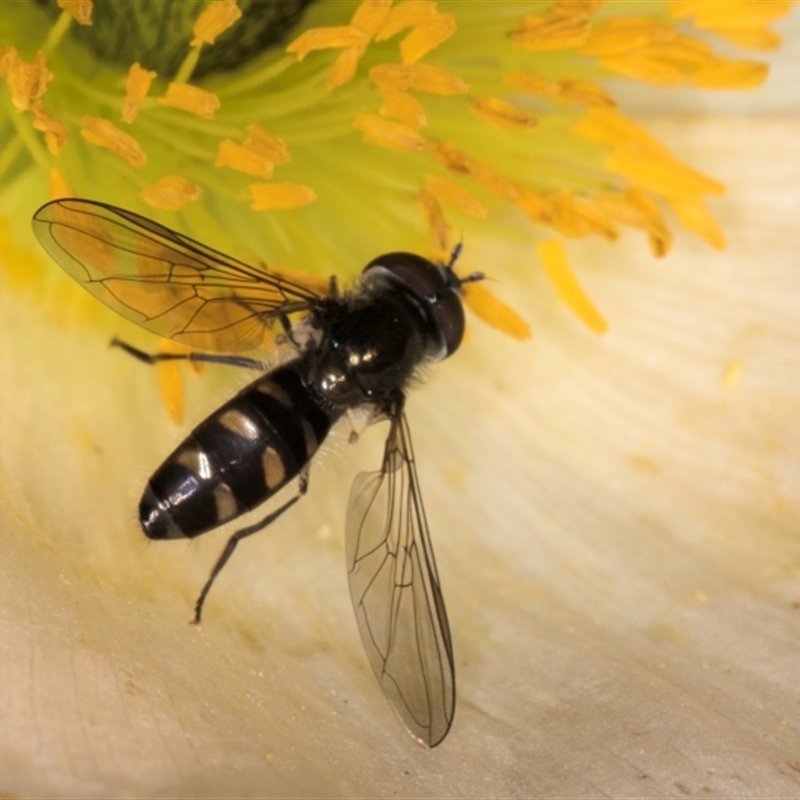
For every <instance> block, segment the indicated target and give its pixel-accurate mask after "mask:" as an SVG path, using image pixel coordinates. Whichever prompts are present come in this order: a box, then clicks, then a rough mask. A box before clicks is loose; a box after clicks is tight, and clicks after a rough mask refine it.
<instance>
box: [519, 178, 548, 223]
mask: <svg viewBox="0 0 800 800" xmlns="http://www.w3.org/2000/svg"><path fill="white" fill-rule="evenodd" d="M516 188H517V197H516V199H515V201H514V202H515V203H516V204H517V207H518V208H519V209H520V210H521V211H522V212H523V213H524V214H525V216H527V217H528V219H529V220H530V221H531V222H535V223H537V224H540V225H549V224H551V223H552V221H553V212H552V209H551V206H550V202H549V201H548V200H547V199H546V198H544V197H542V196H541V195H538V194H536V193H535V192H532V191H530V189H527V188H525V187H524V186H517V187H516Z"/></svg>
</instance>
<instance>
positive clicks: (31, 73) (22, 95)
mask: <svg viewBox="0 0 800 800" xmlns="http://www.w3.org/2000/svg"><path fill="white" fill-rule="evenodd" d="M0 76H2V77H4V78H5V81H6V83H7V84H8V88H9V89H10V90H11V102H12V103H13V104H14V108H16V109H17V111H28V110H29V109H30V107H31V105H32V104H33V103H35V102H36V101H37V100H40V99H41V98H42V96H43V95H44V93H45V92H46V91H47V84H48V83H49V82H50V81H51V80H52V79H53V73H52V72H50V70H49V69H47V57H46V56H45V54H44V53H43V52H42V51H41V50H40V51H39V52H38V53H37V54H36V57H35V58H34V59H33V61H31V62H30V64H26V63H25V62H24V61H23V60H22V59H21V58H20V57H19V54H18V53H17V49H16V48H15V47H4V48H0Z"/></svg>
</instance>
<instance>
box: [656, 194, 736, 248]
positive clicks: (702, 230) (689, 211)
mask: <svg viewBox="0 0 800 800" xmlns="http://www.w3.org/2000/svg"><path fill="white" fill-rule="evenodd" d="M667 202H668V203H669V204H670V206H672V210H673V211H674V212H675V213H676V214H677V216H678V219H679V220H680V221H681V225H683V227H684V228H686V229H687V230H690V231H692V232H693V233H696V234H697V235H698V236H700V237H701V238H703V239H705V240H706V241H707V242H708V243H709V244H710V245H711V246H712V247H713V248H714V249H715V250H724V249H725V234H724V233H723V232H722V229H721V228H720V227H719V224H718V223H717V221H716V220H715V219H714V218H713V217H712V216H711V214H709V212H708V209H707V208H706V207H705V206H704V205H703V202H702V201H701V200H699V199H698V198H695V197H685V198H679V197H668V198H667Z"/></svg>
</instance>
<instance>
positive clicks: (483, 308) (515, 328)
mask: <svg viewBox="0 0 800 800" xmlns="http://www.w3.org/2000/svg"><path fill="white" fill-rule="evenodd" d="M464 302H465V303H466V305H468V306H469V308H470V310H471V311H472V312H473V313H474V314H475V316H477V317H480V319H482V320H483V321H484V322H485V323H486V324H487V325H491V326H492V327H493V328H495V329H497V330H499V331H501V332H502V333H505V334H506V335H507V336H510V337H511V338H512V339H516V340H517V341H520V342H522V341H525V340H526V339H530V338H531V336H532V335H533V332H532V331H531V326H530V325H528V323H527V322H526V321H525V320H524V319H523V318H522V317H521V316H520V315H519V314H517V312H516V311H514V309H513V308H511V306H509V305H507V304H506V303H504V302H503V301H502V300H501V299H500V298H499V297H496V296H495V295H494V294H492V293H491V292H490V291H489V289H487V288H486V284H485V283H469V284H467V285H466V286H464Z"/></svg>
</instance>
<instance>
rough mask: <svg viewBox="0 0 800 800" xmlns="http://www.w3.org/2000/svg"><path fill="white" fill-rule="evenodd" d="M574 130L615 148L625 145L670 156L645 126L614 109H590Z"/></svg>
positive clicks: (594, 140) (629, 147)
mask: <svg viewBox="0 0 800 800" xmlns="http://www.w3.org/2000/svg"><path fill="white" fill-rule="evenodd" d="M573 132H574V133H576V134H577V135H578V136H581V137H583V138H584V139H589V140H590V141H593V142H599V143H600V144H606V145H610V146H611V147H614V148H623V147H624V148H626V149H630V150H633V151H643V152H647V153H651V154H652V155H654V156H657V155H661V156H665V157H669V156H670V153H669V150H667V148H666V147H664V145H662V144H661V143H660V142H659V141H658V140H657V139H655V138H654V137H653V136H651V135H650V134H649V133H648V132H647V131H646V130H645V129H644V128H642V127H641V126H640V125H637V124H636V123H635V122H632V121H631V120H629V119H628V118H627V117H624V116H623V115H622V114H620V113H618V112H616V111H614V110H612V109H605V108H592V109H589V110H588V111H587V112H586V114H585V115H584V117H583V118H582V119H581V121H580V122H579V123H578V124H577V125H576V126H575V127H574V128H573Z"/></svg>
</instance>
